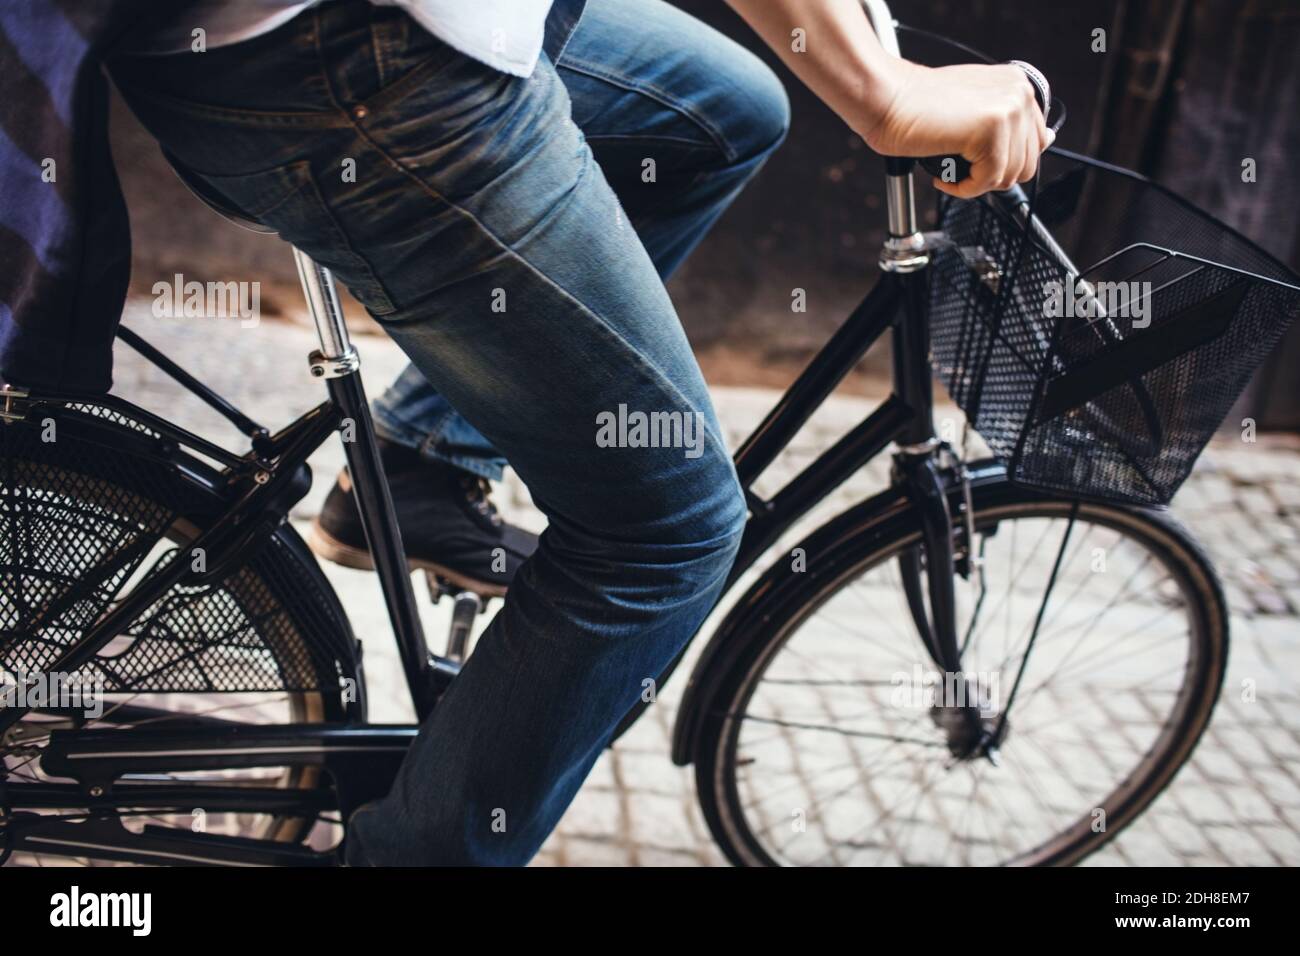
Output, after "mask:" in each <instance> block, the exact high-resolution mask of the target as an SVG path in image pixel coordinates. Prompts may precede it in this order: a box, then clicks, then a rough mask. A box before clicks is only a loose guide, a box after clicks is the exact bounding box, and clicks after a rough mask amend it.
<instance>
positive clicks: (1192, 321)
mask: <svg viewBox="0 0 1300 956" xmlns="http://www.w3.org/2000/svg"><path fill="white" fill-rule="evenodd" d="M1041 182H1042V183H1043V185H1041V186H1040V187H1039V189H1038V191H1037V195H1035V196H1033V208H1034V215H1035V218H1036V219H1037V220H1038V221H1039V222H1040V223H1041V224H1042V226H1043V228H1041V229H1035V230H1033V231H1028V230H1026V228H1025V225H1024V220H1023V217H1021V216H1018V215H1016V214H1015V213H1014V211H1012V210H1008V209H1005V208H1004V207H1003V206H1001V205H997V204H996V203H995V201H994V200H992V199H990V198H984V199H980V200H957V199H950V198H948V197H944V198H943V200H942V201H941V206H940V216H941V221H942V229H943V232H944V233H945V234H946V236H947V238H948V240H950V243H945V244H943V245H942V247H941V248H940V249H938V250H937V251H936V253H935V255H934V265H933V268H932V269H931V270H930V271H931V285H930V316H931V339H932V360H933V364H934V371H935V375H936V377H937V378H938V379H939V380H940V381H941V382H942V383H943V384H944V386H945V387H946V388H947V389H948V392H949V394H950V395H951V396H952V399H953V401H955V402H956V403H957V405H958V406H959V407H960V408H961V409H962V410H963V411H964V412H965V413H966V415H967V416H968V418H969V419H970V420H971V424H972V426H973V427H974V428H975V430H976V431H977V432H979V434H980V435H981V436H983V438H984V439H985V441H987V442H988V444H989V446H990V448H991V449H992V451H993V453H994V454H995V455H996V456H997V457H998V458H999V459H1000V460H1001V461H1002V462H1003V463H1004V464H1005V465H1006V468H1007V474H1008V478H1009V479H1010V480H1012V481H1013V482H1015V483H1017V484H1020V485H1023V486H1027V487H1031V488H1037V489H1042V490H1047V491H1051V492H1059V493H1064V494H1067V495H1070V496H1076V497H1084V498H1095V499H1101V500H1106V501H1118V502H1127V503H1135V504H1165V503H1167V502H1168V501H1169V500H1170V498H1172V497H1173V495H1174V492H1175V491H1177V490H1178V487H1179V486H1180V485H1181V484H1182V483H1183V481H1184V480H1186V478H1187V476H1188V475H1189V474H1190V473H1191V470H1192V466H1193V465H1194V464H1195V462H1196V458H1197V456H1198V455H1199V454H1200V453H1201V451H1202V450H1203V449H1204V447H1205V445H1206V443H1207V442H1208V441H1209V440H1210V438H1211V437H1212V436H1213V434H1214V432H1215V431H1216V430H1217V429H1218V428H1219V426H1220V424H1221V423H1222V422H1223V419H1224V417H1225V416H1226V415H1227V414H1228V411H1229V410H1230V409H1231V407H1232V405H1233V403H1234V402H1235V401H1236V400H1237V398H1238V397H1239V396H1240V395H1241V392H1242V391H1243V389H1244V388H1245V387H1246V384H1247V383H1248V381H1249V380H1250V377H1251V375H1252V374H1253V372H1254V371H1255V369H1256V368H1257V367H1258V366H1259V365H1260V363H1261V362H1262V361H1263V360H1264V358H1265V357H1266V356H1267V355H1268V353H1269V351H1270V350H1271V349H1272V348H1274V346H1276V344H1277V343H1278V341H1279V340H1280V339H1281V337H1282V335H1283V333H1284V332H1285V331H1286V329H1287V327H1288V326H1289V325H1290V323H1291V321H1292V320H1293V319H1294V318H1295V317H1296V315H1297V313H1300V279H1298V278H1297V277H1296V276H1295V274H1294V273H1292V272H1291V271H1290V270H1289V269H1287V268H1286V267H1285V266H1283V265H1281V264H1280V263H1278V262H1277V261H1276V260H1275V259H1273V258H1272V257H1271V256H1269V255H1268V254H1267V253H1265V252H1263V251H1262V250H1261V249H1259V248H1258V247H1257V246H1255V245H1254V244H1253V243H1251V242H1250V241H1249V240H1248V239H1246V238H1244V237H1242V236H1241V235H1239V234H1237V233H1236V232H1234V231H1233V230H1231V229H1229V228H1228V227H1227V226H1225V225H1223V224H1222V223H1220V222H1218V221H1217V220H1215V219H1214V218H1212V217H1211V216H1208V215H1206V214H1205V213H1203V212H1201V211H1200V210H1198V209H1196V208H1195V207H1194V206H1192V205H1191V204H1189V203H1188V202H1187V201H1185V200H1183V199H1181V198H1180V197H1178V196H1176V195H1175V194H1174V193H1172V192H1170V191H1168V190H1167V189H1164V188H1163V187H1161V186H1158V185H1156V184H1155V183H1152V182H1150V181H1149V180H1147V179H1145V178H1143V177H1141V176H1139V175H1137V174H1136V173H1132V172H1129V171H1127V170H1123V169H1120V168H1118V167H1114V166H1110V165H1107V164H1105V163H1101V162H1098V161H1096V160H1091V159H1088V158H1087V157H1083V156H1077V155H1075V154H1072V153H1065V152H1059V153H1058V152H1057V151H1053V153H1052V154H1049V155H1048V156H1047V157H1045V158H1044V164H1043V173H1042V179H1041ZM1053 247H1055V249H1054V248H1053ZM1072 290H1073V296H1071V294H1070V293H1071V291H1072Z"/></svg>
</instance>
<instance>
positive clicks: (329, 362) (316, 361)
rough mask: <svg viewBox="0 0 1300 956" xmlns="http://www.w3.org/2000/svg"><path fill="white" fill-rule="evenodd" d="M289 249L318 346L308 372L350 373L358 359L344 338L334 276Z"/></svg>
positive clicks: (326, 375) (345, 332) (332, 375)
mask: <svg viewBox="0 0 1300 956" xmlns="http://www.w3.org/2000/svg"><path fill="white" fill-rule="evenodd" d="M291 248H293V260H294V262H295V263H296V264H297V266H298V278H299V279H301V280H302V291H303V295H304V296H306V298H307V309H308V311H310V312H311V318H312V322H314V323H315V325H316V337H317V339H319V341H320V348H319V349H317V350H316V351H314V352H312V353H311V355H310V356H309V357H308V361H309V363H310V366H311V374H312V375H313V376H314V377H315V378H339V377H341V376H344V375H351V374H352V373H354V372H356V371H357V370H358V369H359V368H360V367H361V360H360V358H359V357H358V356H357V351H356V349H354V348H353V347H352V342H351V340H350V339H349V338H348V327H347V324H346V322H345V321H344V318H343V307H342V306H341V305H340V304H339V290H338V287H337V286H336V285H335V284H334V276H333V275H332V274H331V273H330V271H329V269H326V268H325V267H324V266H322V265H319V264H318V263H317V262H316V260H314V259H312V257H311V256H309V255H307V253H305V252H303V251H302V250H301V249H299V248H298V247H296V246H293V247H291Z"/></svg>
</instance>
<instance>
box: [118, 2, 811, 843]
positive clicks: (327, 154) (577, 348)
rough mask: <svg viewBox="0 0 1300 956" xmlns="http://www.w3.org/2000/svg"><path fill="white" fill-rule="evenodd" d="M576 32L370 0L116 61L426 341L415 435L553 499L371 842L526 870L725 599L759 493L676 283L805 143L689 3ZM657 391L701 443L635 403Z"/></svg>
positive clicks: (408, 344)
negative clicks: (537, 56) (507, 469)
mask: <svg viewBox="0 0 1300 956" xmlns="http://www.w3.org/2000/svg"><path fill="white" fill-rule="evenodd" d="M558 46H559V45H558V44H557V45H548V49H550V50H551V51H552V52H551V55H548V56H545V57H543V59H542V61H541V62H540V63H539V65H538V67H537V69H536V71H535V72H534V74H533V75H532V76H531V77H529V78H526V79H524V78H518V77H511V76H507V75H505V74H501V73H498V72H494V71H492V70H491V69H489V68H487V67H485V66H483V65H481V64H479V63H477V62H476V61H474V60H472V59H470V58H468V57H466V56H464V55H462V54H460V53H458V52H456V51H455V50H454V49H452V48H451V47H449V46H447V45H446V44H443V43H442V42H440V41H438V40H437V39H435V38H433V37H432V36H430V35H429V34H428V33H427V32H425V31H423V30H421V29H420V28H419V27H418V26H416V25H415V24H414V23H413V22H412V21H410V20H409V18H407V17H406V16H405V15H404V14H402V13H401V12H400V11H397V10H394V9H392V8H378V7H371V6H369V5H368V4H366V3H362V2H352V0H348V2H338V3H331V4H326V5H324V6H322V7H319V8H315V9H313V10H311V11H308V12H306V13H304V14H302V15H300V16H299V17H297V18H296V19H294V20H293V21H291V22H290V23H288V24H286V25H285V26H283V27H281V28H279V29H277V30H276V31H274V32H273V33H271V34H267V35H266V36H263V37H258V38H255V39H253V40H249V41H246V42H244V43H241V44H239V45H238V46H235V47H229V48H221V49H217V50H213V51H209V52H207V53H204V54H181V55H176V56H171V57H167V58H152V62H149V63H147V64H144V63H143V59H140V58H137V59H134V60H129V61H123V62H122V63H121V64H119V65H117V66H115V68H114V77H115V78H116V79H117V80H118V82H119V85H120V86H121V87H122V88H123V92H124V94H125V95H126V98H127V100H128V102H129V103H130V104H131V106H132V108H133V109H134V110H135V111H136V112H137V114H138V115H139V116H140V118H141V119H142V121H143V122H144V123H145V125H146V126H148V127H149V128H150V129H151V131H152V132H153V133H154V135H155V136H157V137H158V138H159V139H160V140H161V141H162V143H163V144H164V145H165V146H166V147H167V148H168V149H169V151H170V152H171V153H172V154H173V155H174V156H175V157H177V159H178V160H179V162H181V163H183V164H184V165H185V166H186V167H188V168H189V169H190V170H192V171H193V172H196V173H198V174H199V175H201V176H203V177H204V179H205V180H206V181H207V182H208V183H210V184H211V185H212V186H213V188H215V189H216V190H217V191H218V192H220V193H221V194H222V195H224V196H225V197H226V198H227V199H228V200H229V201H230V202H231V203H233V204H234V205H236V206H238V207H239V208H240V209H242V210H243V211H244V212H245V213H246V214H248V215H250V216H252V217H254V218H256V219H259V220H261V221H262V222H264V223H266V224H268V225H270V226H272V227H274V228H276V229H277V230H278V231H279V232H280V234H281V235H282V236H283V237H284V238H285V239H287V240H288V241H289V242H292V243H293V244H295V245H297V246H299V247H300V248H302V249H303V250H304V251H306V252H307V253H308V254H310V255H311V256H312V257H314V258H315V259H316V260H317V261H318V262H320V263H322V264H323V265H325V266H328V267H329V268H330V269H332V270H333V271H334V272H335V274H336V275H338V276H339V278H340V279H341V280H342V281H344V282H345V283H346V284H347V285H348V287H349V288H350V289H351V291H352V292H353V294H354V295H355V296H356V297H357V298H358V299H359V300H360V301H361V302H362V303H363V304H364V305H365V306H366V308H367V310H368V311H369V312H370V313H371V314H372V315H373V316H374V317H375V318H376V320H378V321H379V322H380V323H381V324H382V326H383V327H384V329H385V331H386V332H387V333H388V334H389V335H390V336H391V337H392V338H393V340H394V341H396V342H397V344H398V345H399V346H400V347H401V348H402V349H403V350H404V351H405V352H406V354H407V356H408V357H409V359H410V361H411V363H412V366H413V369H414V370H418V372H417V371H409V372H408V373H407V374H406V375H404V376H403V378H402V380H401V381H400V382H399V384H398V386H397V391H395V392H394V393H390V395H389V396H387V397H386V398H387V399H389V400H388V401H386V402H385V403H384V412H383V416H384V420H385V428H386V430H387V431H388V432H389V433H390V434H394V433H398V434H401V435H404V436H406V437H408V438H414V439H415V440H416V441H418V442H421V443H423V444H426V445H428V444H429V436H430V434H431V433H432V434H433V435H434V436H439V435H440V436H443V438H444V439H448V436H450V438H449V439H448V445H449V448H450V449H452V451H451V455H452V457H455V458H459V459H464V460H466V461H469V460H477V461H480V462H490V461H492V460H493V458H492V457H490V456H494V455H495V454H496V453H495V452H487V451H486V449H487V448H489V447H490V448H492V449H499V450H500V453H501V454H503V455H504V456H505V458H507V459H508V460H509V462H510V464H511V465H512V467H514V468H515V470H516V471H517V472H518V473H519V475H520V477H521V478H522V479H523V481H524V482H525V483H526V484H527V485H528V487H529V490H530V492H531V494H532V496H533V499H534V501H535V502H536V503H537V505H538V506H539V507H540V508H541V509H542V510H543V511H544V512H545V514H546V517H547V519H548V527H547V530H546V532H545V533H544V534H543V535H542V538H541V543H540V545H539V547H538V550H537V552H536V554H535V555H534V556H533V557H532V558H531V559H530V560H529V561H527V562H526V563H525V565H524V566H523V568H522V569H521V570H520V572H519V574H518V576H517V578H516V580H515V581H514V583H513V584H512V586H511V589H510V595H509V597H508V598H507V600H506V602H505V605H504V607H503V608H502V610H501V611H500V613H498V614H497V615H496V617H495V618H494V619H493V620H492V622H491V623H490V624H489V626H488V627H487V629H486V631H485V633H484V634H483V636H482V638H481V639H480V641H479V643H478V645H477V647H476V648H475V651H474V653H473V654H472V655H471V657H470V659H469V660H468V662H467V663H466V665H465V667H464V669H463V670H462V672H461V673H460V675H459V676H458V677H457V678H456V680H455V681H454V682H453V683H452V685H451V688H450V690H449V691H448V692H447V693H446V695H445V696H444V697H443V699H442V700H441V701H440V702H439V704H438V706H437V707H436V708H435V710H434V712H433V713H432V714H431V715H430V716H429V717H428V718H427V719H426V721H425V723H424V725H423V726H422V727H421V729H420V733H419V735H418V737H417V739H416V741H415V742H414V744H413V746H412V748H411V750H410V753H409V754H408V756H407V758H406V760H405V762H404V763H403V766H402V768H401V771H400V773H399V775H398V777H397V780H396V782H395V784H394V786H393V789H392V791H391V792H390V793H389V795H388V796H387V797H386V798H385V799H383V800H381V801H379V802H377V803H376V804H373V805H371V806H369V807H367V808H366V809H365V810H364V811H363V812H361V813H358V814H356V815H355V816H354V818H353V820H352V821H351V822H350V826H349V829H348V857H349V861H350V862H353V863H372V864H398V865H401V864H411V865H419V864H523V863H526V862H527V861H528V860H529V859H530V858H531V857H532V856H533V855H534V854H535V853H536V851H537V849H538V848H539V847H540V846H541V844H542V841H543V840H544V839H545V838H546V836H547V835H548V834H549V833H550V832H551V830H552V829H553V828H554V826H555V824H556V823H557V822H558V820H559V819H560V816H561V814H562V813H563V812H564V810H565V808H566V807H567V806H568V804H569V802H570V801H571V800H572V798H573V795H574V794H575V793H576V792H577V790H578V788H579V786H580V785H581V783H582V781H583V779H584V778H585V777H586V775H587V773H588V772H589V771H590V769H591V766H592V764H593V763H594V762H595V760H596V758H597V757H598V755H599V754H600V752H601V750H602V748H603V747H604V746H606V744H607V743H608V741H609V739H610V736H611V734H612V732H613V729H614V727H615V726H616V725H617V723H618V720H619V718H620V717H621V716H622V715H623V714H624V713H625V712H626V711H627V710H628V709H629V708H630V707H631V706H633V705H634V704H635V703H636V702H637V700H638V699H639V697H640V696H641V695H642V693H643V691H644V690H645V688H646V687H647V686H648V683H647V682H650V681H653V680H654V679H655V678H656V677H657V676H658V675H659V674H660V672H661V670H662V668H663V667H664V666H665V665H666V664H667V663H668V661H670V660H671V659H672V657H673V656H674V655H675V654H676V653H677V652H678V650H680V648H681V647H682V646H683V645H684V644H685V642H686V641H688V640H689V639H690V637H691V636H692V635H693V634H694V632H695V630H696V628H698V627H699V625H700V623H701V622H702V621H703V619H704V617H705V615H706V614H707V613H708V611H709V610H710V608H711V607H712V605H713V604H714V602H715V600H716V599H717V596H718V593H719V590H720V588H721V586H722V583H723V581H724V580H725V578H726V575H727V572H728V570H729V569H730V567H731V564H732V562H733V560H734V557H735V552H736V548H737V546H738V544H739V540H740V534H741V530H742V528H743V525H744V521H745V518H746V509H745V504H744V499H743V496H742V493H741V490H740V487H739V484H738V482H737V480H736V475H735V471H734V469H733V467H732V464H731V459H730V456H729V454H728V452H727V448H726V446H725V444H724V442H723V439H722V433H721V430H720V428H719V426H718V422H717V419H716V417H715V415H714V411H713V408H712V406H711V404H710V401H709V395H708V391H707V389H706V388H705V384H704V381H703V379H702V377H701V375H700V372H699V369H698V366H697V365H696V362H695V359H694V356H693V355H692V353H691V349H690V346H689V344H688V342H687V341H686V337H685V335H684V334H683V332H682V329H681V325H680V323H679V322H678V320H677V317H676V314H675V313H674V311H673V306H672V303H671V301H670V300H669V298H668V294H667V292H666V291H665V290H664V285H663V281H662V278H661V276H662V275H664V274H667V273H668V272H669V271H671V269H672V268H673V266H675V265H676V264H677V263H678V262H680V261H681V259H682V257H683V256H685V255H686V253H687V252H689V250H690V249H691V248H692V246H693V245H694V244H695V242H696V241H697V240H698V239H699V237H700V236H701V234H702V233H703V232H704V231H705V230H706V229H707V227H708V226H709V224H710V223H711V222H712V221H713V220H714V219H715V218H716V217H717V215H718V214H719V213H720V212H721V210H722V209H723V208H724V207H725V206H726V204H727V202H728V201H729V200H730V199H731V198H732V197H733V196H734V195H735V193H736V192H737V190H739V189H740V187H741V185H742V184H743V183H744V181H745V180H746V179H747V178H749V177H750V176H751V175H752V174H753V173H754V172H755V171H756V170H757V168H758V167H759V165H761V163H762V162H763V160H764V158H765V157H766V156H767V155H768V154H769V153H770V151H771V150H772V149H773V148H774V147H775V146H776V145H777V143H778V142H779V141H780V140H781V138H782V137H783V135H784V133H785V130H786V125H787V115H788V112H787V105H786V100H785V96H784V93H783V91H782V89H781V87H780V85H779V83H778V82H777V81H776V79H775V77H774V76H773V75H772V74H771V72H770V71H768V70H767V68H766V67H764V66H763V65H762V64H761V62H760V61H758V60H757V59H756V58H754V57H753V56H751V55H750V54H748V53H747V52H745V51H744V50H742V49H741V48H739V47H738V46H736V45H735V44H733V43H731V42H730V41H728V40H726V39H725V38H723V37H721V36H720V35H718V34H716V33H714V32H713V31H711V30H709V29H708V28H706V27H705V26H703V25H701V24H699V23H698V22H696V21H695V20H693V19H691V18H690V17H688V16H686V15H685V14H683V13H681V12H679V11H677V10H676V9H674V8H673V7H670V6H668V5H667V4H665V3H662V2H660V0H590V3H589V4H588V5H587V9H586V11H585V13H584V14H583V17H582V19H581V21H580V22H579V25H578V27H577V29H576V30H575V31H574V32H573V34H572V36H571V37H568V42H567V45H566V46H564V48H563V50H562V51H561V50H560V49H558ZM349 160H350V161H351V162H350V163H349V162H348V161H349ZM349 168H353V169H355V175H354V176H349V175H347V174H346V171H347V170H348V169H349ZM651 171H653V175H651ZM425 382H427V383H428V384H427V385H425V384H424V383H425ZM433 389H436V392H434V391H432V390H433ZM450 408H454V409H455V410H456V412H455V414H453V413H451V412H450ZM638 413H639V414H641V415H642V416H645V417H649V418H650V419H651V420H657V421H659V422H669V421H675V422H677V423H678V426H679V428H681V427H683V426H682V423H685V428H686V430H687V431H688V432H689V430H690V429H689V426H690V424H691V423H697V424H698V427H699V428H700V433H699V435H700V438H701V439H702V443H700V444H693V445H692V446H691V447H683V444H682V442H681V441H678V440H675V439H677V438H680V433H679V434H677V435H674V436H672V437H673V438H674V440H668V438H669V437H670V435H669V431H668V430H667V429H665V430H664V431H663V438H664V440H662V441H659V440H647V439H646V434H645V432H644V430H642V432H641V433H640V436H641V437H640V439H639V440H638V439H637V438H636V437H635V435H634V431H633V430H631V429H627V428H625V427H623V426H622V425H620V426H619V427H617V428H614V429H613V430H612V431H611V430H610V429H609V428H607V427H605V426H607V425H608V423H609V421H610V420H611V418H613V417H616V416H617V417H619V418H620V421H623V420H625V419H628V417H629V416H635V415H636V414H638ZM456 415H460V416H463V417H464V422H465V425H460V424H457V425H456V426H455V427H454V428H452V427H446V426H445V423H446V422H447V421H448V420H454V419H455V417H456ZM439 416H441V418H439ZM440 423H441V424H440ZM602 423H604V424H603V425H602ZM408 429H409V431H408ZM471 431H472V432H475V433H477V434H478V435H480V436H483V437H482V439H481V441H482V442H483V443H484V444H481V445H476V444H475V442H476V441H480V439H473V438H470V437H469V436H470V433H471ZM653 431H654V429H653V427H652V428H651V432H652V433H653ZM611 436H612V438H611ZM437 443H438V439H437V438H436V437H435V438H434V440H433V442H432V444H433V446H435V447H434V448H433V450H435V451H437V450H439V449H437V448H436V446H437Z"/></svg>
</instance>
